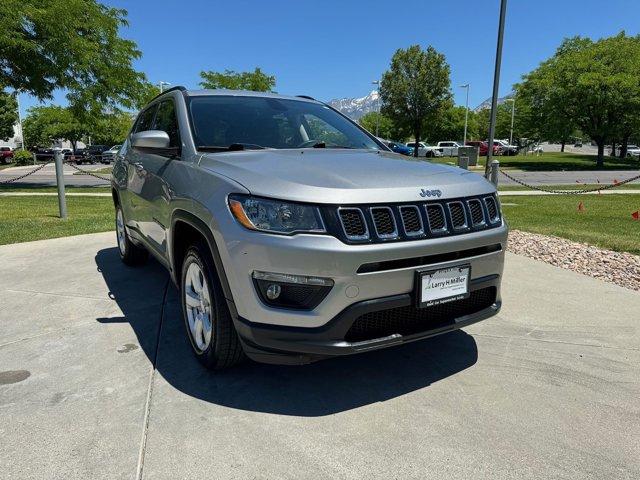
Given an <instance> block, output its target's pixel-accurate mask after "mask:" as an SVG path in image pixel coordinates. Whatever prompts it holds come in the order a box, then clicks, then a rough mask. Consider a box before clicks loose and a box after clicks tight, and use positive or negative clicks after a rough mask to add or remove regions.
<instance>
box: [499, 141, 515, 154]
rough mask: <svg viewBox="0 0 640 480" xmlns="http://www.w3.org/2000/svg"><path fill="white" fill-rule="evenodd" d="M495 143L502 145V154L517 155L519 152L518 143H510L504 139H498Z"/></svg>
mask: <svg viewBox="0 0 640 480" xmlns="http://www.w3.org/2000/svg"><path fill="white" fill-rule="evenodd" d="M495 143H497V144H498V145H500V147H501V152H500V154H501V155H508V156H512V155H517V154H518V150H519V148H518V146H517V145H509V142H506V141H504V140H496V141H495ZM495 143H494V144H495Z"/></svg>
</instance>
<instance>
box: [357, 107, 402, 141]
mask: <svg viewBox="0 0 640 480" xmlns="http://www.w3.org/2000/svg"><path fill="white" fill-rule="evenodd" d="M358 123H359V124H360V125H362V127H363V128H365V129H366V130H368V131H369V132H370V133H372V134H374V135H375V134H376V127H377V129H378V134H379V136H380V137H381V138H386V139H389V140H401V139H403V138H404V137H406V132H404V131H403V130H402V129H401V128H398V126H397V125H396V124H395V123H394V122H393V121H392V120H391V119H390V118H389V117H387V116H385V115H383V114H382V113H378V112H369V113H365V114H364V115H363V116H362V117H360V119H359V120H358Z"/></svg>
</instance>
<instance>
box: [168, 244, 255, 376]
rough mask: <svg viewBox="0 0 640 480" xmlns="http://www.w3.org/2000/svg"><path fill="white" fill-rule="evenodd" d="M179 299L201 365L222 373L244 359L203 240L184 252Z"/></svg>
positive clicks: (187, 330) (190, 339)
mask: <svg viewBox="0 0 640 480" xmlns="http://www.w3.org/2000/svg"><path fill="white" fill-rule="evenodd" d="M195 279H197V280H195ZM198 282H199V284H198ZM198 287H199V290H200V292H198ZM180 298H181V303H182V317H183V318H184V325H185V329H186V333H187V337H188V338H189V343H191V347H192V348H193V352H194V353H195V355H196V357H197V358H198V360H199V361H200V363H202V364H203V365H204V366H205V367H206V368H208V369H210V370H223V369H226V368H229V367H232V366H233V365H236V364H237V363H239V362H240V361H241V360H243V359H244V352H243V350H242V345H241V344H240V339H239V338H238V334H237V333H236V329H235V327H234V325H233V320H232V318H231V313H230V312H229V307H228V306H227V303H226V300H225V298H224V294H223V291H222V286H221V285H220V279H219V277H218V275H217V273H216V269H215V266H214V263H213V259H212V257H211V253H210V251H209V247H208V245H207V244H206V243H205V242H203V241H198V242H196V243H195V244H193V245H191V246H190V247H189V248H188V249H187V253H186V254H185V257H184V261H183V262H182V271H181V275H180ZM188 298H189V299H190V300H189V301H190V302H191V303H190V304H188V303H187V299H188ZM198 323H199V324H200V325H199V326H198ZM207 329H208V332H209V333H208V340H207Z"/></svg>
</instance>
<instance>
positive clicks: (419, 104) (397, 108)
mask: <svg viewBox="0 0 640 480" xmlns="http://www.w3.org/2000/svg"><path fill="white" fill-rule="evenodd" d="M450 86H451V81H450V79H449V65H448V64H447V62H446V60H445V57H444V55H442V54H441V53H438V52H437V51H436V50H435V49H434V48H433V47H432V46H429V47H427V49H426V50H424V51H423V50H422V49H421V48H420V46H419V45H413V46H411V47H409V48H407V49H406V50H403V49H399V50H397V51H396V52H395V53H394V55H393V57H392V58H391V67H390V69H389V70H388V71H386V72H385V73H384V74H383V75H382V80H381V82H380V97H381V99H382V103H383V106H382V113H383V114H384V115H386V116H388V117H389V118H390V119H391V120H392V121H393V122H394V123H395V124H396V125H398V126H399V127H400V128H403V129H406V130H407V131H410V132H411V133H412V134H413V137H414V138H415V141H416V148H414V150H413V155H414V156H415V157H417V156H418V148H417V142H419V141H420V140H421V139H422V134H423V132H424V131H425V127H426V122H427V121H428V120H429V119H430V118H433V117H434V115H435V114H436V113H437V112H438V111H439V110H440V109H441V108H442V106H443V104H444V103H445V102H446V101H448V100H450V99H451V91H450Z"/></svg>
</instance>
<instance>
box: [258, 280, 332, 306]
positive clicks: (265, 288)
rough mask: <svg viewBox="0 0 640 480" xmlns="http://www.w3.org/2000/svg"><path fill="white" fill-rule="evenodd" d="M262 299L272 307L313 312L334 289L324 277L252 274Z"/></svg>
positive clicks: (330, 282) (330, 281)
mask: <svg viewBox="0 0 640 480" xmlns="http://www.w3.org/2000/svg"><path fill="white" fill-rule="evenodd" d="M252 277H253V283H254V285H255V287H256V290H257V292H258V295H259V296H260V299H261V300H262V301H263V302H264V303H266V304H267V305H269V306H271V307H279V308H294V309H299V310H311V309H313V308H315V307H317V306H318V305H319V304H320V302H322V300H324V298H325V297H326V296H327V294H328V293H329V291H330V290H331V288H332V287H333V280H331V279H330V278H323V277H311V276H306V275H291V274H288V273H271V272H258V271H255V272H253V274H252Z"/></svg>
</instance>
